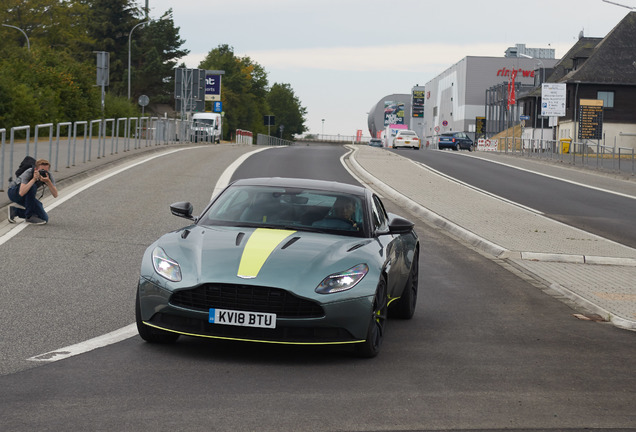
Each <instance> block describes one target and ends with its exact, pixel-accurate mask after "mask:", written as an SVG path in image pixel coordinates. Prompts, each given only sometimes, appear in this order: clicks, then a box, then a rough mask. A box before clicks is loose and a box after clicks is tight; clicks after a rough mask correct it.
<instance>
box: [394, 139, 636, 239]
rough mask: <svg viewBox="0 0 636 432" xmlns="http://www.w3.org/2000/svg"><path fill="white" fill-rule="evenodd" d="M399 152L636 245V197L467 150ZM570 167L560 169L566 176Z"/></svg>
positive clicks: (570, 222)
mask: <svg viewBox="0 0 636 432" xmlns="http://www.w3.org/2000/svg"><path fill="white" fill-rule="evenodd" d="M397 153H399V154H401V155H404V156H406V157H409V158H411V159H413V160H416V161H418V162H422V163H424V164H426V165H427V166H429V167H431V168H433V169H435V170H437V171H440V172H442V173H444V174H446V175H449V176H451V177H453V178H456V179H458V180H461V181H463V182H465V183H467V184H470V185H472V186H474V187H477V188H479V189H482V190H485V191H487V192H490V193H492V194H495V195H498V196H500V197H503V198H506V199H508V200H511V201H514V202H516V203H519V204H522V205H524V206H526V207H530V208H532V209H535V210H538V211H540V212H542V213H544V215H545V216H547V217H549V218H552V219H554V220H558V221H560V222H564V223H566V224H568V225H571V226H575V227H577V228H581V229H582V230H584V231H587V232H591V233H594V234H597V235H599V236H601V237H605V238H608V239H610V240H614V241H616V242H618V243H621V244H624V245H626V246H629V247H632V248H634V247H636V229H634V218H635V217H636V199H633V198H628V197H625V196H621V195H614V194H610V193H607V192H604V191H600V190H595V189H591V188H588V187H585V186H583V185H582V184H575V183H569V182H562V181H555V179H553V178H549V177H545V176H541V175H537V174H536V173H532V172H525V171H520V170H518V169H515V168H512V167H509V166H504V165H500V164H495V163H492V162H490V161H487V160H482V159H479V158H477V157H470V156H471V155H470V154H467V152H461V153H462V154H458V153H457V152H452V151H417V150H415V151H413V150H410V151H409V150H406V151H404V150H401V151H398V152H397ZM570 172H571V171H568V170H563V169H562V170H561V173H562V174H563V175H564V177H566V178H567V176H568V174H569V173H570ZM634 189H636V187H635V188H634ZM634 189H633V190H634ZM633 190H632V194H633Z"/></svg>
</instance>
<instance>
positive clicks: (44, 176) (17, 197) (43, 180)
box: [7, 159, 57, 225]
mask: <svg viewBox="0 0 636 432" xmlns="http://www.w3.org/2000/svg"><path fill="white" fill-rule="evenodd" d="M50 168H51V164H50V163H49V161H47V160H46V159H38V160H37V161H36V162H35V167H33V168H29V169H27V170H26V171H24V172H23V173H22V175H20V177H18V178H16V179H15V180H14V181H13V182H12V183H11V184H10V185H9V189H8V190H7V195H9V199H10V200H11V201H13V202H14V203H16V204H20V205H21V206H23V207H24V208H18V207H15V206H10V207H9V222H11V223H16V220H15V219H16V218H18V217H19V218H23V219H25V222H26V223H29V224H33V225H43V224H45V223H47V222H48V221H49V215H48V214H47V213H46V211H44V206H43V205H42V202H41V201H40V200H39V199H38V198H37V192H38V188H39V187H40V186H46V187H47V188H48V189H49V191H50V192H51V195H53V197H54V198H57V188H56V187H55V180H54V179H53V176H51V173H50ZM42 194H44V192H42ZM41 197H42V196H41V195H40V198H41Z"/></svg>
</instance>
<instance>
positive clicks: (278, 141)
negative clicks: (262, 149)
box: [256, 134, 294, 146]
mask: <svg viewBox="0 0 636 432" xmlns="http://www.w3.org/2000/svg"><path fill="white" fill-rule="evenodd" d="M256 145H264V146H290V145H294V141H289V140H284V139H282V138H277V137H273V136H271V135H265V134H258V135H256Z"/></svg>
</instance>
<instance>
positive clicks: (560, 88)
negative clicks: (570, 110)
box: [541, 83, 566, 117]
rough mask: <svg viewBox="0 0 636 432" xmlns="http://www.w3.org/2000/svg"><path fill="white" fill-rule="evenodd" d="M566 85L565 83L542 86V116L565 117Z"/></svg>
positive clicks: (544, 84)
mask: <svg viewBox="0 0 636 432" xmlns="http://www.w3.org/2000/svg"><path fill="white" fill-rule="evenodd" d="M565 99H566V85H565V84H563V83H543V84H541V115H542V116H544V117H564V116H565Z"/></svg>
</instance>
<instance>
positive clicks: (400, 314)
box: [390, 251, 420, 320]
mask: <svg viewBox="0 0 636 432" xmlns="http://www.w3.org/2000/svg"><path fill="white" fill-rule="evenodd" d="M419 255H420V254H419V251H416V252H415V255H414V256H413V264H411V271H410V273H409V277H408V279H407V280H406V284H405V285H404V291H402V296H401V297H400V299H399V300H397V301H396V302H395V305H392V307H391V310H390V312H391V314H390V316H391V317H392V318H393V317H395V318H399V319H405V320H407V319H411V318H413V314H414V313H415V306H416V305H417V290H418V281H419V277H420V275H419V273H420V264H419Z"/></svg>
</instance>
